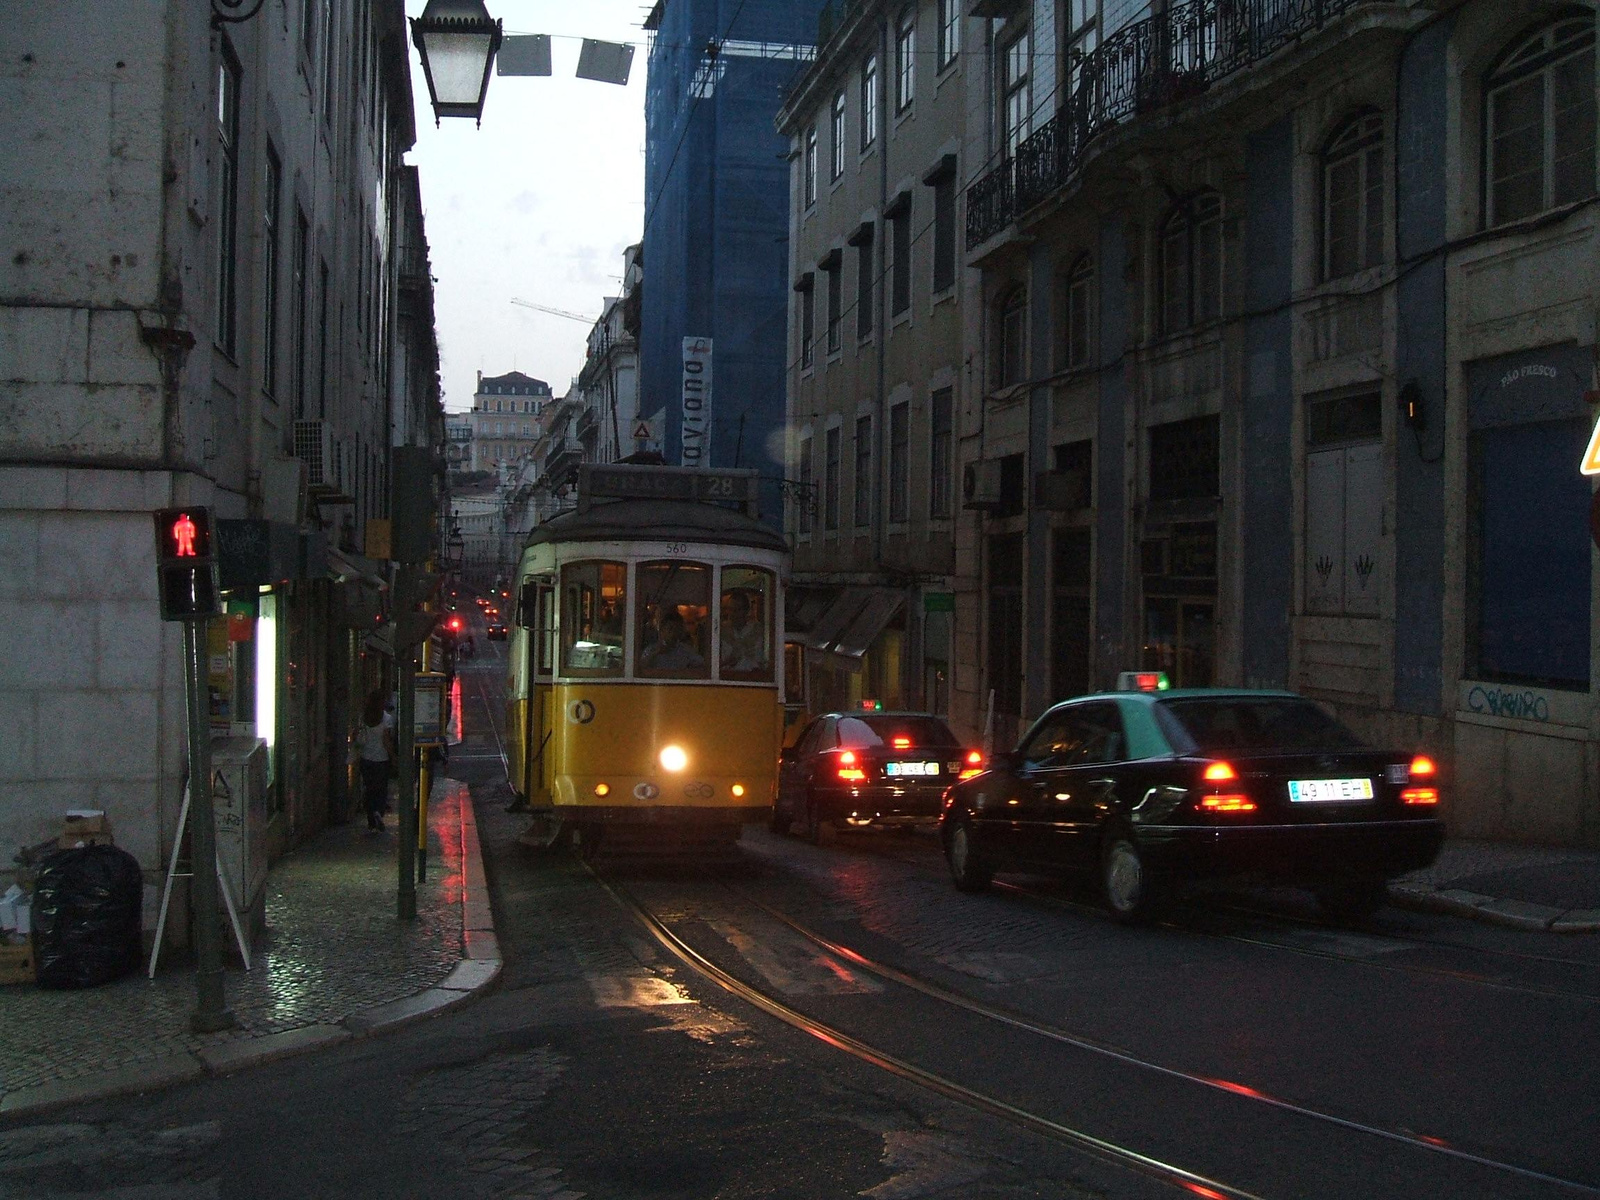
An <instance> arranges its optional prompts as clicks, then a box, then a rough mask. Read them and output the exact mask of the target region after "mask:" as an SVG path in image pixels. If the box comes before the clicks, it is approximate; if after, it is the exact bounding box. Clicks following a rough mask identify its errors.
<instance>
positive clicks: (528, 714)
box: [521, 579, 556, 807]
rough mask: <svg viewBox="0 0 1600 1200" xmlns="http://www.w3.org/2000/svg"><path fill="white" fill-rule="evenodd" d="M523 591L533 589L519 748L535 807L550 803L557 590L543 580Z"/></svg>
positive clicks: (529, 791)
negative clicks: (526, 684) (525, 689)
mask: <svg viewBox="0 0 1600 1200" xmlns="http://www.w3.org/2000/svg"><path fill="white" fill-rule="evenodd" d="M523 588H524V590H525V591H526V590H527V589H530V588H531V589H532V596H531V598H530V611H529V614H528V615H529V617H530V618H531V621H532V623H531V625H530V626H529V628H528V637H527V638H526V639H525V645H526V646H527V655H528V660H527V662H526V663H524V664H523V669H524V671H525V672H526V678H527V680H528V703H527V706H526V708H525V709H524V710H523V728H522V731H521V734H522V745H523V747H524V754H525V755H526V757H527V763H528V768H527V788H528V791H527V796H528V802H529V803H530V804H532V805H534V806H535V807H538V806H542V805H547V804H549V803H550V802H551V792H550V784H551V779H552V775H553V772H552V763H551V761H550V754H549V750H550V737H551V733H552V731H553V728H554V726H553V723H552V714H551V712H550V708H551V704H552V700H553V697H554V692H553V689H552V687H551V683H552V681H553V679H554V672H555V644H556V616H555V613H556V589H555V587H554V586H553V585H552V583H551V582H550V581H548V580H545V579H529V580H528V581H527V582H525V583H524V584H523Z"/></svg>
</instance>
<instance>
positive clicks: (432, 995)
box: [0, 789, 502, 1117]
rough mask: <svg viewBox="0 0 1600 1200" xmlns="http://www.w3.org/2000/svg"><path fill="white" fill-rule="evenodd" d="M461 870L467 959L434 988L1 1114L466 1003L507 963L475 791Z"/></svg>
mask: <svg viewBox="0 0 1600 1200" xmlns="http://www.w3.org/2000/svg"><path fill="white" fill-rule="evenodd" d="M461 875H462V888H461V909H462V945H463V948H464V952H463V957H462V958H461V961H459V962H458V963H456V965H455V966H454V967H452V968H451V970H450V973H449V974H448V975H446V976H445V977H444V978H443V979H442V980H440V981H439V982H438V983H436V984H434V985H433V986H432V987H428V988H424V989H423V990H422V991H420V992H416V993H414V994H412V995H410V996H402V997H401V998H400V999H398V1000H390V1001H387V1002H385V1003H383V1004H375V1005H372V1006H371V1007H368V1008H363V1009H358V1010H357V1011H355V1012H353V1013H350V1014H349V1015H347V1016H346V1017H344V1018H343V1019H342V1020H340V1021H339V1022H338V1023H337V1024H321V1025H303V1026H300V1027H299V1028H296V1029H286V1030H283V1031H282V1032H279V1033H266V1034H261V1035H259V1036H252V1037H248V1038H239V1039H237V1040H234V1041H228V1042H219V1043H218V1044H217V1045H215V1046H206V1047H204V1048H203V1049H200V1050H194V1051H190V1050H185V1051H182V1052H180V1053H177V1054H166V1055H161V1056H160V1057H157V1058H153V1059H151V1060H150V1061H149V1062H147V1063H141V1064H137V1065H134V1066H127V1067H118V1068H117V1069H116V1070H112V1071H100V1072H96V1073H95V1074H92V1075H80V1076H78V1077H77V1078H76V1079H61V1080H54V1081H52V1082H50V1083H41V1084H38V1085H37V1086H35V1087H29V1088H18V1089H17V1090H15V1091H11V1092H7V1093H5V1094H4V1096H0V1117H11V1116H17V1115H31V1114H34V1113H39V1112H43V1111H45V1110H47V1109H52V1108H61V1107H63V1106H65V1105H70V1104H77V1103H80V1102H82V1101H85V1100H104V1099H110V1098H111V1097H114V1096H127V1095H133V1094H135V1093H139V1092H148V1091H154V1090H156V1089H157V1088H166V1087H171V1086H173V1085H174V1084H179V1083H190V1082H192V1081H194V1080H197V1079H204V1078H206V1077H208V1076H221V1075H231V1074H233V1073H234V1072H235V1071H242V1070H244V1069H245V1068H247V1067H255V1066H260V1065H262V1064H264V1063H269V1062H276V1061H278V1060H279V1059H284V1058H290V1057H293V1056H294V1055H297V1054H307V1053H309V1052H311V1051H313V1050H321V1049H324V1048H327V1047H331V1046H338V1045H342V1044H344V1043H346V1042H353V1041H357V1040H360V1039H363V1038H369V1037H375V1036H377V1035H379V1034H384V1033H389V1032H391V1031H393V1030H395V1029H399V1028H400V1027H402V1026H404V1025H410V1024H412V1023H413V1022H416V1021H421V1020H425V1019H426V1018H428V1017H434V1016H438V1015H439V1014H440V1013H442V1012H445V1011H446V1010H447V1009H452V1008H456V1007H458V1006H460V1005H462V1004H464V1003H466V1002H467V1001H468V1000H470V999H472V998H473V997H474V996H476V995H478V994H479V993H480V992H483V991H485V990H486V989H488V988H489V987H490V986H492V985H493V984H494V982H495V980H497V979H498V978H499V977H500V969H501V965H502V964H501V959H500V944H499V941H498V939H497V938H496V937H495V932H494V913H493V911H492V909H491V907H490V904H489V890H488V884H487V880H486V878H485V876H484V873H483V845H482V842H481V841H480V840H479V837H478V821H477V813H476V811H475V810H474V808H473V803H472V792H471V790H470V789H469V790H468V791H467V793H466V795H465V797H463V799H462V804H461Z"/></svg>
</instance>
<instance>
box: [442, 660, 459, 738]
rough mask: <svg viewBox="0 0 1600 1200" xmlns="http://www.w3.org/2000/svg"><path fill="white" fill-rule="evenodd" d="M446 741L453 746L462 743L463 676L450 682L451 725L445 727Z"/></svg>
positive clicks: (456, 677)
mask: <svg viewBox="0 0 1600 1200" xmlns="http://www.w3.org/2000/svg"><path fill="white" fill-rule="evenodd" d="M444 736H445V740H446V741H447V742H449V743H450V744H451V745H452V746H454V745H458V744H459V743H460V741H461V676H460V675H457V676H455V677H454V678H452V679H451V680H450V723H449V725H447V726H446V727H445V731H444Z"/></svg>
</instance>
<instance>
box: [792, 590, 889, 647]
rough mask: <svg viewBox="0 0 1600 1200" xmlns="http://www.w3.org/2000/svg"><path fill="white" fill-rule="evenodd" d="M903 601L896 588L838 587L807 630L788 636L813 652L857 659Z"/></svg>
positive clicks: (875, 638) (881, 630) (873, 640)
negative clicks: (823, 652) (830, 601)
mask: <svg viewBox="0 0 1600 1200" xmlns="http://www.w3.org/2000/svg"><path fill="white" fill-rule="evenodd" d="M904 600H905V593H904V592H902V591H900V590H898V589H896V588H880V587H845V588H840V589H839V590H838V592H837V593H836V594H835V596H834V599H833V601H832V603H831V604H829V605H828V607H827V608H826V609H824V610H823V611H822V614H821V615H820V616H819V617H818V618H817V619H816V621H815V622H814V623H813V624H812V626H811V628H810V629H809V630H806V631H805V632H803V633H795V634H791V635H790V637H791V638H793V639H794V640H796V641H799V642H802V643H803V644H805V645H806V646H808V647H810V648H811V649H813V650H818V651H825V652H830V653H833V654H842V655H845V656H846V657H848V658H860V657H861V656H862V655H863V654H865V653H866V652H867V648H868V647H870V646H871V645H872V643H873V642H875V641H876V640H877V638H878V635H879V634H880V633H882V632H883V629H884V626H886V625H887V624H888V623H889V622H890V620H892V619H893V617H894V615H895V613H896V612H898V611H899V609H900V605H901V604H902V603H903V602H904Z"/></svg>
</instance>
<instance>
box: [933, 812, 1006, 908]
mask: <svg viewBox="0 0 1600 1200" xmlns="http://www.w3.org/2000/svg"><path fill="white" fill-rule="evenodd" d="M944 860H945V862H947V863H948V864H949V865H950V878H951V879H952V880H954V881H955V885H956V887H957V888H958V889H960V890H961V891H963V892H982V891H986V890H988V887H989V883H990V881H991V880H993V879H994V868H993V867H991V866H990V865H989V864H988V863H987V862H986V861H984V858H983V856H982V855H981V854H979V853H978V848H977V846H975V845H974V844H973V837H972V826H971V825H969V824H968V823H967V822H966V821H958V822H957V823H956V826H955V828H953V829H952V830H951V831H950V833H949V836H947V837H946V838H945V839H944Z"/></svg>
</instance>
